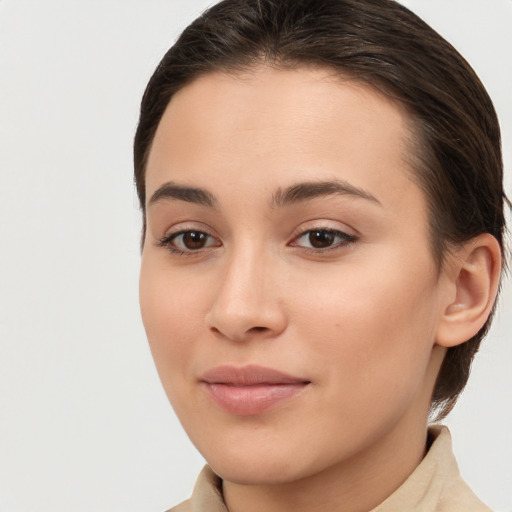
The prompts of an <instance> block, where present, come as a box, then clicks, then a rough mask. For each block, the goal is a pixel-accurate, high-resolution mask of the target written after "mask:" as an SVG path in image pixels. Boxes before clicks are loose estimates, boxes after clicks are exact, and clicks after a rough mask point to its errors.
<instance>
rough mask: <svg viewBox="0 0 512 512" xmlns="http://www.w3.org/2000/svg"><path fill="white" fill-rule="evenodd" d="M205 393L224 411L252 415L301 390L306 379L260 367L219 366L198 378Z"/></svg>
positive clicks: (305, 385) (306, 382)
mask: <svg viewBox="0 0 512 512" xmlns="http://www.w3.org/2000/svg"><path fill="white" fill-rule="evenodd" d="M200 381H201V383H202V384H203V386H204V388H205V390H206V392H207V394H208V395H209V396H210V397H211V398H212V399H213V401H214V402H215V403H216V404H217V405H218V406H219V407H220V408H221V409H223V410H224V411H226V412H229V413H231V414H237V415H247V416H249V415H255V414H259V413H262V412H263V411H265V410H266V409H269V408H270V407H272V406H275V405H277V404H281V403H283V402H284V401H286V400H288V399H290V398H292V397H294V396H296V395H297V394H299V393H301V392H302V391H303V390H305V389H306V387H307V386H308V385H309V384H310V381H308V380H304V379H302V378H299V377H293V376H291V375H287V374H285V373H282V372H280V371H277V370H273V369H270V368H265V367H261V366H254V365H250V366H245V367H243V368H236V367H233V366H219V367H217V368H214V369H212V370H210V371H208V372H206V373H205V374H204V375H203V376H202V377H201V378H200Z"/></svg>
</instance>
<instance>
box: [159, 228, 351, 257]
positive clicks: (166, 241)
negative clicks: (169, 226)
mask: <svg viewBox="0 0 512 512" xmlns="http://www.w3.org/2000/svg"><path fill="white" fill-rule="evenodd" d="M315 232H316V233H322V234H323V235H327V236H331V237H334V238H337V239H339V241H338V242H337V243H336V244H333V245H329V246H327V247H322V248H315V247H303V246H300V245H298V243H297V241H298V240H300V239H301V238H304V237H306V236H309V237H311V235H312V234H313V233H315ZM191 233H194V234H196V235H200V236H203V235H204V236H206V237H208V238H209V239H210V240H215V238H214V237H213V236H212V235H210V234H209V233H207V232H205V231H201V230H196V229H184V230H181V231H177V232H176V233H171V234H170V235H167V236H164V237H163V238H161V239H160V240H159V242H158V246H159V247H164V248H166V249H167V250H168V251H170V252H171V253H172V254H176V255H178V256H194V255H197V254H198V253H200V252H201V251H202V250H205V249H209V248H210V247H212V246H213V247H220V245H221V244H220V243H219V244H218V245H213V244H212V245H210V246H208V245H206V246H205V247H200V248H198V249H196V250H194V249H187V250H183V249H180V248H179V247H176V246H175V245H173V242H174V241H175V240H176V239H177V238H178V237H180V236H184V235H186V234H191ZM357 239H358V238H357V237H356V236H354V235H349V234H348V233H345V232H344V231H340V230H338V229H332V228H322V227H316V228H313V229H308V230H306V231H302V232H301V233H300V234H299V235H298V236H296V237H295V238H294V239H293V241H292V243H290V244H289V245H291V247H299V248H300V247H302V248H303V249H304V250H306V251H308V252H311V253H314V254H321V253H325V252H327V251H333V250H336V249H339V248H340V247H343V246H347V245H350V244H352V243H354V242H356V241H357ZM207 243H208V242H207Z"/></svg>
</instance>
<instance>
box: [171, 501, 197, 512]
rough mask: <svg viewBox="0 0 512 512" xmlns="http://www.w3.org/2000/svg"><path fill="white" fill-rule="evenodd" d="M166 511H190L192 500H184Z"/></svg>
mask: <svg viewBox="0 0 512 512" xmlns="http://www.w3.org/2000/svg"><path fill="white" fill-rule="evenodd" d="M166 512H192V502H191V500H185V501H183V502H182V503H180V504H179V505H176V506H175V507H172V508H170V509H169V510H167V511H166Z"/></svg>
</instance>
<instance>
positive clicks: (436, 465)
mask: <svg viewBox="0 0 512 512" xmlns="http://www.w3.org/2000/svg"><path fill="white" fill-rule="evenodd" d="M429 432H430V434H431V436H432V438H433V439H434V441H433V443H432V446H431V447H430V450H429V451H428V453H427V455H426V456H425V458H424V459H423V460H422V461H421V463H420V465H419V466H418V467H417V468H416V469H415V470H414V472H413V473H412V474H411V476H410V477H409V478H408V479H407V480H406V481H405V482H404V483H403V484H402V485H401V486H400V487H399V488H398V489H397V490H396V491H395V492H394V493H393V494H392V495H391V496H389V498H387V499H386V500H385V501H384V502H383V503H381V504H380V505H379V506H378V507H376V508H374V509H373V510H372V511H371V512H491V509H490V508H488V507H487V506H485V505H484V504H483V503H482V502H481V501H480V500H479V499H478V498H477V497H476V496H475V495H474V494H473V492H472V491H471V489H470V488H469V487H468V485H467V484H466V483H465V482H464V480H462V478H461V476H460V473H459V468H458V466H457V462H456V461H455V457H454V455H453V452H452V442H451V436H450V432H449V431H448V429H447V428H446V427H443V426H438V425H436V426H433V427H430V429H429ZM168 512H227V508H226V505H225V504H224V500H223V499H222V491H221V479H220V478H219V477H218V476H217V475H215V473H213V471H212V470H211V469H210V467H209V466H205V467H204V469H203V470H202V471H201V474H200V475H199V478H198V479H197V482H196V485H195V488H194V492H193V493H192V497H191V498H190V499H189V500H187V501H184V502H183V503H181V504H180V505H178V506H177V507H174V508H172V509H170V510H169V511H168Z"/></svg>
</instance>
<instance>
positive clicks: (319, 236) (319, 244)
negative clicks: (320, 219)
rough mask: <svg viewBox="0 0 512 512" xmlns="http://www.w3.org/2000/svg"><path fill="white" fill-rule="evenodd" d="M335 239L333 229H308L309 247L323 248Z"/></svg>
mask: <svg viewBox="0 0 512 512" xmlns="http://www.w3.org/2000/svg"><path fill="white" fill-rule="evenodd" d="M335 240H336V234H335V233H334V232H333V231H326V230H324V229H318V230H315V231H310V233H309V243H310V244H311V247H314V248H315V249H325V248H326V247H330V246H331V245H332V244H333V243H334V242H335Z"/></svg>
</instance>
